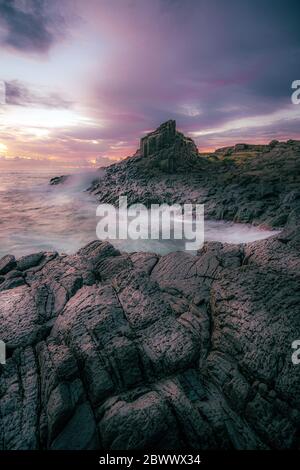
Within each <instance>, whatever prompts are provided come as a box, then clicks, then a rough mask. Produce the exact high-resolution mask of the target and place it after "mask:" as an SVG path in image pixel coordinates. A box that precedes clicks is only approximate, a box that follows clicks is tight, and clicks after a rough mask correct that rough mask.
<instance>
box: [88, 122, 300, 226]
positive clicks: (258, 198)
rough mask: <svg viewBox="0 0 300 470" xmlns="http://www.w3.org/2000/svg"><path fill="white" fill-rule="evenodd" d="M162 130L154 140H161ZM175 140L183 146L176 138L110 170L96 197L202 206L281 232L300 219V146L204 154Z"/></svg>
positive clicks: (214, 214) (241, 147) (211, 213)
mask: <svg viewBox="0 0 300 470" xmlns="http://www.w3.org/2000/svg"><path fill="white" fill-rule="evenodd" d="M171 122H174V121H171ZM168 126H169V124H168ZM168 126H167V128H168ZM159 129H160V128H158V130H157V131H155V132H154V134H153V136H152V137H151V134H150V137H151V138H155V139H156V138H158V136H159V135H160V133H161V131H159ZM163 129H164V125H163ZM172 129H173V127H172ZM172 132H173V131H172ZM175 135H176V136H177V135H179V137H178V142H177V140H176V139H177V137H175V140H174V137H173V138H172V139H171V140H170V141H169V143H168V145H169V146H167V147H163V148H161V147H159V148H160V150H158V151H156V152H155V153H153V154H151V155H148V154H147V156H145V155H140V154H139V153H137V154H136V156H135V157H132V158H128V159H126V160H124V161H122V162H119V163H117V164H114V165H111V166H109V167H108V168H106V170H105V171H104V172H103V171H102V172H101V174H99V177H98V180H97V178H96V177H95V181H94V182H93V184H92V185H91V187H90V188H89V190H90V192H92V193H93V194H94V195H95V196H96V198H97V199H98V200H99V201H100V202H108V203H113V204H118V198H119V196H120V195H126V196H127V197H128V202H129V203H131V204H132V203H135V202H138V203H139V202H141V203H144V204H146V205H150V204H151V203H161V204H163V203H168V204H173V203H180V204H183V203H199V204H201V203H202V204H205V214H206V217H209V218H213V219H226V220H234V221H237V222H249V223H254V224H264V225H267V226H271V227H279V228H280V227H284V226H285V225H286V224H290V223H291V221H292V220H294V219H297V218H299V216H300V192H299V187H300V142H299V141H295V140H289V141H287V142H277V141H273V142H271V143H270V144H269V145H250V144H237V145H236V146H233V147H225V148H223V149H219V150H218V151H216V152H214V153H211V154H205V155H204V154H199V153H198V152H197V153H196V148H195V144H194V143H190V141H189V139H188V138H185V137H182V134H180V133H178V132H176V134H175ZM147 139H148V137H146V140H145V142H148V143H149V141H147ZM185 140H187V142H188V144H187V146H186V147H185V145H183V147H182V148H181V146H180V145H181V144H180V142H185Z"/></svg>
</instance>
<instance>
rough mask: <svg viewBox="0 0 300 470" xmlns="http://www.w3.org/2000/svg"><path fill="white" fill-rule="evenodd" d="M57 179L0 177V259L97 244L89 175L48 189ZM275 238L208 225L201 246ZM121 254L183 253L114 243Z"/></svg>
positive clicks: (157, 245)
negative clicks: (139, 252)
mask: <svg viewBox="0 0 300 470" xmlns="http://www.w3.org/2000/svg"><path fill="white" fill-rule="evenodd" d="M53 176H57V173H53V172H52V173H46V172H43V173H40V174H38V173H25V172H7V173H2V174H1V175H0V256H1V257H2V256H4V255H6V254H12V255H14V256H16V257H20V256H23V255H26V254H30V253H34V252H38V251H58V252H59V253H67V254H71V253H75V252H76V251H77V250H78V249H79V248H81V247H82V246H84V245H85V244H87V243H88V242H90V241H92V240H95V239H96V238H97V237H96V226H97V223H98V222H99V217H96V208H97V201H96V200H95V198H94V197H93V196H91V195H90V194H89V193H87V192H86V191H85V190H86V189H87V188H88V186H89V183H90V181H91V180H92V173H86V174H84V175H76V174H74V175H72V177H71V178H70V180H69V181H68V182H66V183H65V184H63V185H57V186H51V185H50V184H49V181H50V178H51V177H53ZM274 233H276V232H271V231H267V230H261V229H259V228H257V227H252V226H250V225H247V224H234V223H229V222H222V221H206V223H205V240H207V241H209V240H211V241H212V240H213V241H221V242H227V243H245V242H251V241H254V240H259V239H263V238H267V237H269V236H270V235H273V234H274ZM112 243H113V244H114V245H115V246H116V247H118V248H119V249H121V250H123V251H128V252H132V251H149V252H157V253H160V254H165V253H168V252H170V251H178V250H181V249H184V241H180V240H170V241H167V242H166V241H163V240H112Z"/></svg>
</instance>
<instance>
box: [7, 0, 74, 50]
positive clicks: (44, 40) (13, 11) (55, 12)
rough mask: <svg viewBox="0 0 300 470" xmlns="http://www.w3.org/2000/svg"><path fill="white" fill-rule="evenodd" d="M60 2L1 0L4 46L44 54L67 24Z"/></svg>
mask: <svg viewBox="0 0 300 470" xmlns="http://www.w3.org/2000/svg"><path fill="white" fill-rule="evenodd" d="M58 5H59V3H58V2H57V0H51V2H47V1H46V0H27V1H19V0H0V26H2V30H3V33H2V35H1V36H2V43H3V44H4V45H6V46H10V47H11V48H13V49H16V50H19V51H24V52H37V53H45V52H47V51H48V50H49V49H50V47H51V46H52V45H53V44H54V43H55V42H56V41H57V40H58V39H59V38H61V37H62V36H63V34H64V32H65V29H66V24H65V20H64V16H63V14H62V13H61V8H60V9H59V8H58Z"/></svg>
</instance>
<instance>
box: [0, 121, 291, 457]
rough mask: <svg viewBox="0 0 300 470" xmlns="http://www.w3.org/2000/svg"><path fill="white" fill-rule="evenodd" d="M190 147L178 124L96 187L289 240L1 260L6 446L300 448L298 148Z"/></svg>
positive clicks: (99, 248) (97, 249) (0, 436)
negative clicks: (203, 151) (189, 208)
mask: <svg viewBox="0 0 300 470" xmlns="http://www.w3.org/2000/svg"><path fill="white" fill-rule="evenodd" d="M182 139H183V137H182V134H179V133H177V131H176V130H175V123H174V121H171V122H168V123H166V124H164V125H163V126H161V127H160V128H159V129H158V130H157V131H155V133H153V134H150V135H149V136H147V137H146V138H144V139H143V140H142V153H138V154H137V155H136V156H135V157H134V158H129V159H127V160H126V161H123V162H120V163H118V164H115V165H111V166H110V167H109V168H107V170H106V171H105V174H104V175H103V174H101V177H99V180H98V181H96V182H94V183H93V184H92V186H91V188H90V191H91V192H92V193H93V194H95V196H96V197H97V198H98V199H99V201H103V202H110V203H115V202H117V200H118V197H119V195H121V194H126V195H127V197H128V199H129V203H132V202H144V203H145V204H150V203H151V202H171V203H172V202H181V203H182V202H204V203H205V209H206V216H211V217H214V218H227V219H231V220H233V219H235V220H240V221H247V222H251V223H265V224H268V225H271V226H281V227H285V228H284V230H283V231H282V232H281V233H280V234H279V235H277V236H275V237H272V238H269V239H267V240H263V241H260V242H255V243H250V244H247V245H226V244H221V243H206V244H205V245H204V247H203V248H202V249H201V250H200V251H199V252H198V254H197V256H192V255H190V254H189V253H186V252H177V253H170V254H168V255H166V256H158V255H156V254H154V253H153V254H151V253H133V254H126V253H120V252H119V251H118V250H116V249H115V248H114V247H113V246H112V245H110V244H109V243H107V242H101V241H95V242H92V243H90V244H89V245H87V246H86V247H84V248H82V249H81V250H79V252H78V253H77V254H74V255H68V256H67V255H59V254H57V253H48V252H47V253H44V252H41V253H36V254H33V255H29V256H24V257H22V258H20V259H15V258H14V257H13V256H9V255H8V256H5V257H4V258H2V259H1V260H0V317H1V319H0V339H1V340H3V341H5V343H6V346H7V348H6V349H7V363H6V364H5V365H2V366H0V448H1V449H104V450H108V451H109V450H113V449H118V450H125V449H149V448H151V449H157V450H166V449H168V450H178V451H180V450H182V449H186V448H189V449H194V450H203V449H232V448H234V449H291V448H294V449H300V366H299V365H298V366H297V365H294V364H293V363H292V360H291V356H292V352H293V351H292V348H291V345H292V343H293V341H295V340H299V339H300V315H299V313H300V312H299V304H300V291H299V285H300V256H299V251H300V235H299V234H300V232H299V220H300V219H299V215H300V193H299V175H300V172H299V162H300V144H299V142H297V141H288V142H272V143H270V145H267V146H250V145H246V144H239V145H238V146H235V147H227V148H225V149H221V150H220V151H218V152H215V153H213V154H210V155H199V154H198V152H197V153H196V150H195V148H194V146H193V145H194V144H193V145H192V144H190V143H189V140H187V146H186V147H185V145H183V147H182V148H185V149H186V153H185V152H182V153H181V154H180V152H179V151H178V149H179V148H180V145H181V144H180V142H182ZM184 139H185V138H184ZM177 151H178V152H177ZM152 152H154V153H152ZM174 152H175V153H174ZM174 156H175V157H174ZM194 157H195V161H194V163H193V166H192V168H191V169H190V170H188V168H189V166H188V165H187V162H188V163H189V164H191V163H192V161H193V158H194ZM169 159H171V160H172V159H173V160H172V161H173V163H174V165H175V166H170V165H171V164H170V161H171V160H169ZM164 160H166V161H167V162H168V165H167V166H161V162H162V161H164Z"/></svg>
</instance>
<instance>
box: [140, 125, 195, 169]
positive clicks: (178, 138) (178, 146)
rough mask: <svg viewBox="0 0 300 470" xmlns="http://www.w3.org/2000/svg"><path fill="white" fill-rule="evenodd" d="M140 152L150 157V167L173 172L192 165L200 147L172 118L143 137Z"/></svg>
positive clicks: (148, 164)
mask: <svg viewBox="0 0 300 470" xmlns="http://www.w3.org/2000/svg"><path fill="white" fill-rule="evenodd" d="M139 153H140V155H141V156H142V157H144V158H147V159H148V161H147V166H148V167H151V166H152V167H157V168H159V169H161V170H163V171H164V172H167V173H173V172H176V171H179V170H180V169H183V168H186V167H188V166H190V165H192V164H193V162H194V160H195V157H197V156H198V149H197V147H196V145H195V143H194V141H193V140H192V139H190V138H189V137H186V136H184V135H183V134H182V133H181V132H178V131H177V130H176V121H174V120H170V121H167V122H165V123H163V124H161V125H160V126H159V127H158V128H157V129H156V130H155V131H154V132H150V133H149V134H147V135H146V136H145V137H142V138H141V144H140V152H139Z"/></svg>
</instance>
